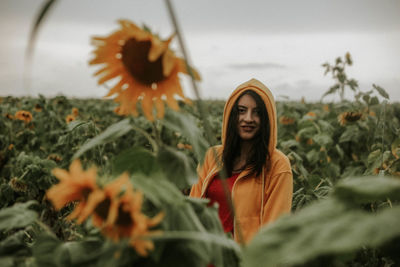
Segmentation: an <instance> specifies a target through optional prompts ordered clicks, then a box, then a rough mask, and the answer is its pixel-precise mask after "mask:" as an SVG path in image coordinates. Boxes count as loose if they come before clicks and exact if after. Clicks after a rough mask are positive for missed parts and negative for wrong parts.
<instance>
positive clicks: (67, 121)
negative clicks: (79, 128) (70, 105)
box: [65, 114, 75, 123]
mask: <svg viewBox="0 0 400 267" xmlns="http://www.w3.org/2000/svg"><path fill="white" fill-rule="evenodd" d="M74 120H75V116H74V115H72V114H68V115H67V117H65V122H66V123H70V122H71V121H74Z"/></svg>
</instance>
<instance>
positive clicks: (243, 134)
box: [190, 79, 293, 242]
mask: <svg viewBox="0 0 400 267" xmlns="http://www.w3.org/2000/svg"><path fill="white" fill-rule="evenodd" d="M221 137H222V145H218V146H215V147H212V148H210V149H209V150H208V151H207V153H206V155H205V159H204V162H203V164H202V165H200V166H199V167H198V176H199V180H198V182H197V183H196V184H194V185H193V186H192V189H191V191H190V196H192V197H202V198H209V199H210V200H211V202H217V203H218V204H219V217H220V219H221V223H222V225H223V227H224V230H225V232H232V234H233V236H234V239H235V240H236V241H238V242H247V241H249V240H250V239H251V238H252V237H253V235H254V234H255V233H256V232H257V231H258V230H259V229H260V227H261V226H263V225H265V224H267V223H270V222H272V221H274V220H276V219H277V218H278V217H279V216H281V215H282V214H285V213H289V212H290V209H291V204H292V194H293V176H292V172H291V167H290V162H289V160H288V159H287V157H286V156H285V155H284V154H283V153H282V152H280V151H279V150H278V149H276V143H277V119H276V108H275V101H274V98H273V96H272V94H271V92H270V91H269V89H268V88H267V87H266V86H265V85H264V84H262V83H261V82H260V81H258V80H256V79H251V80H250V81H248V82H245V83H243V84H241V85H240V86H239V87H237V88H236V90H235V91H234V92H233V93H232V95H231V96H230V97H229V99H228V101H227V102H226V104H225V108H224V115H223V122H222V135H221ZM221 176H226V179H225V181H226V184H227V185H228V189H229V191H230V192H229V193H228V194H226V193H225V192H224V186H223V183H224V181H222V179H221V178H223V177H221ZM225 188H226V187H225ZM226 196H231V200H227V198H226ZM231 201H232V202H231ZM229 203H233V207H234V212H233V211H232V209H231V207H230V205H229Z"/></svg>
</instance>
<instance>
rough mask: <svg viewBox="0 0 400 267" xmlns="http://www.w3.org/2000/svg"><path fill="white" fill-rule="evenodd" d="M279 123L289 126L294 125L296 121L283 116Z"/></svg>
mask: <svg viewBox="0 0 400 267" xmlns="http://www.w3.org/2000/svg"><path fill="white" fill-rule="evenodd" d="M279 123H280V124H282V125H289V124H293V123H294V119H292V118H289V117H286V116H281V117H279Z"/></svg>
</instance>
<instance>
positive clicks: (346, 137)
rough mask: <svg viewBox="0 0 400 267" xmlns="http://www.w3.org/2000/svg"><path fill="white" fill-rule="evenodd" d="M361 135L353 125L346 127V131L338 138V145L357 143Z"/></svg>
mask: <svg viewBox="0 0 400 267" xmlns="http://www.w3.org/2000/svg"><path fill="white" fill-rule="evenodd" d="M361 134H362V133H361V132H360V130H359V129H358V128H357V127H356V126H354V125H351V126H348V127H346V131H344V132H343V133H342V135H341V136H340V138H339V143H344V142H350V141H353V142H357V141H358V140H359V138H360V135H361Z"/></svg>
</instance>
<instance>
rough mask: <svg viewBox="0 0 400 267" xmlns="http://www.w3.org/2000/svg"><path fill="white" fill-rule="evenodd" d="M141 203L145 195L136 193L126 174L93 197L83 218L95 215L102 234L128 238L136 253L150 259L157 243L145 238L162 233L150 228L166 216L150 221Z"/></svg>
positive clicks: (83, 213)
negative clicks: (149, 251)
mask: <svg viewBox="0 0 400 267" xmlns="http://www.w3.org/2000/svg"><path fill="white" fill-rule="evenodd" d="M142 203H143V194H142V193H140V192H138V191H134V190H133V186H132V185H131V183H130V182H129V176H128V174H126V173H124V174H122V175H121V176H120V177H119V178H117V179H116V180H114V181H113V182H111V183H109V184H108V185H106V186H105V187H104V189H103V190H101V191H97V192H96V193H94V194H91V195H90V197H89V200H88V205H87V206H86V207H85V210H84V211H83V212H82V216H83V217H85V218H86V217H87V216H88V215H89V214H92V215H93V216H92V220H93V224H94V225H95V226H96V227H99V228H100V229H101V231H102V233H103V235H105V236H107V237H108V238H110V239H111V240H113V241H118V240H120V239H121V238H129V239H130V241H129V243H130V245H131V246H132V247H133V248H134V249H135V250H136V251H137V253H138V254H139V255H141V256H147V254H148V250H152V249H153V248H154V244H153V242H152V241H151V240H148V239H145V237H148V236H151V235H155V234H159V233H160V231H150V230H149V228H151V227H154V226H155V225H157V224H158V223H159V222H160V221H161V220H162V218H163V214H162V213H160V214H158V215H157V216H155V217H154V218H148V217H147V216H146V215H145V214H143V213H142V212H141V209H142Z"/></svg>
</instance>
